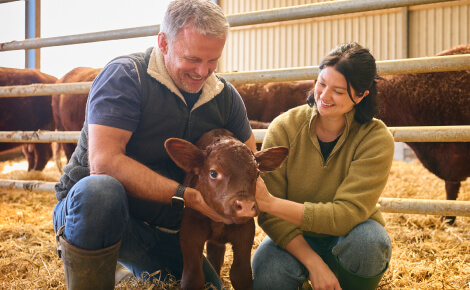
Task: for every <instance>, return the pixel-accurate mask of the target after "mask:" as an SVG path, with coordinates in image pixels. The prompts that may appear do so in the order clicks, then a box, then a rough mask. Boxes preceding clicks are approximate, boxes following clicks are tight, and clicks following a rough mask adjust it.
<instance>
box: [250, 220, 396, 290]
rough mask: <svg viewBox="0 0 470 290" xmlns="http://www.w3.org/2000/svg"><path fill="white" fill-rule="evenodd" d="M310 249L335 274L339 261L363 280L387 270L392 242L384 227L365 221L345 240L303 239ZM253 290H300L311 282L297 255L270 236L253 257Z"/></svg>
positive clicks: (338, 238)
mask: <svg viewBox="0 0 470 290" xmlns="http://www.w3.org/2000/svg"><path fill="white" fill-rule="evenodd" d="M304 238H305V240H306V241H307V243H308V244H309V245H310V247H311V248H312V249H313V250H314V251H315V252H316V253H317V254H318V255H320V256H321V257H322V259H323V261H324V262H325V263H326V264H327V265H328V266H329V267H330V269H331V270H332V271H333V272H334V273H336V262H335V259H336V258H338V260H339V262H340V263H341V264H342V265H343V266H344V267H345V268H346V269H348V270H349V271H351V272H353V273H356V274H358V275H360V276H363V277H373V276H376V275H378V274H379V273H381V272H382V271H384V269H385V268H386V267H387V265H388V263H389V262H390V258H391V255H392V243H391V241H390V236H389V235H388V233H387V231H386V230H385V228H384V227H383V226H382V225H381V224H379V223H378V222H376V221H374V220H371V219H369V220H366V221H365V222H363V223H362V224H359V225H357V226H356V227H354V228H353V229H352V230H351V231H350V232H349V234H347V235H346V236H344V237H326V238H313V237H308V236H304ZM252 263H253V280H254V281H253V289H280V290H281V289H282V290H288V289H298V288H299V287H301V286H302V284H303V283H304V282H306V281H307V280H308V275H309V273H308V270H307V268H305V266H304V265H303V264H302V263H300V262H299V260H297V259H296V258H295V257H294V256H292V255H291V254H290V253H289V252H287V251H286V250H284V249H281V248H280V247H278V246H277V245H276V244H275V243H274V242H273V241H272V240H271V239H270V238H269V237H268V236H266V238H265V239H264V240H263V241H262V242H261V244H260V246H259V247H258V249H257V250H256V252H255V254H254V256H253V262H252Z"/></svg>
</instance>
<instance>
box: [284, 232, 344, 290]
mask: <svg viewBox="0 0 470 290" xmlns="http://www.w3.org/2000/svg"><path fill="white" fill-rule="evenodd" d="M286 251H288V252H289V253H291V254H292V256H294V257H296V258H297V260H299V261H300V262H301V263H302V264H303V265H304V266H305V268H307V270H308V273H309V279H310V282H311V283H312V287H313V289H315V290H326V289H328V290H341V286H340V285H339V282H338V279H336V276H335V274H333V272H332V271H331V270H330V267H328V265H327V264H326V263H325V262H324V261H323V259H322V258H321V257H320V256H319V255H318V254H317V253H316V252H315V251H314V250H313V249H312V248H310V246H309V244H308V243H307V241H306V240H305V239H304V237H303V236H302V235H298V236H296V237H295V238H293V239H292V240H291V241H290V242H289V243H288V244H287V246H286Z"/></svg>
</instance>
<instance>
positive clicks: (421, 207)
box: [0, 0, 470, 289]
mask: <svg viewBox="0 0 470 290" xmlns="http://www.w3.org/2000/svg"><path fill="white" fill-rule="evenodd" d="M443 2H452V1H435V0H434V1H433V0H427V1H424V0H406V1H405V0H389V1H378V0H364V1H332V2H326V3H318V4H305V5H299V6H292V7H286V8H277V9H271V10H266V11H257V12H249V13H241V14H234V15H228V16H227V19H228V21H229V23H230V26H231V27H232V28H233V27H239V26H248V25H257V24H262V23H270V22H281V21H291V20H299V19H307V18H314V17H327V16H331V15H341V14H347V13H359V12H366V11H375V10H381V9H392V8H401V7H408V6H412V5H425V4H432V3H443ZM158 32H159V25H155V26H148V27H138V28H129V29H121V30H112V31H103V32H98V33H88V34H80V35H69V36H63V37H52V38H42V39H41V38H36V39H28V40H24V41H14V42H8V43H0V53H1V52H2V51H11V50H28V49H34V48H41V47H51V46H61V45H71V44H79V43H87V42H98V41H108V40H115V39H125V38H134V37H142V36H155V35H156V34H158ZM377 67H378V70H379V74H380V75H394V74H412V73H429V72H446V71H459V70H470V55H468V54H466V55H452V56H439V57H419V58H406V59H395V60H383V61H377ZM219 75H221V76H223V77H224V78H225V79H226V80H227V81H229V82H231V83H233V84H240V83H256V82H258V83H267V82H281V81H298V80H312V79H316V77H317V75H318V66H304V67H294V68H287V69H286V68H282V69H267V70H253V71H242V72H223V73H219ZM91 84H92V83H91V82H83V83H68V84H32V85H28V86H5V87H0V97H3V98H20V97H25V96H41V95H45V94H61V93H70V94H81V93H88V92H89V90H90V87H91ZM389 129H390V131H391V133H392V135H393V136H394V139H395V141H396V142H470V124H469V125H463V126H437V127H428V126H426V127H424V126H423V127H390V128H389ZM265 132H266V130H264V129H263V130H261V129H258V130H256V129H255V130H254V133H255V138H256V141H257V142H258V143H261V142H262V141H263V138H264V135H265ZM79 134H80V132H57V131H42V130H39V131H3V132H0V142H8V143H50V142H58V143H76V142H77V141H78V137H79ZM54 184H55V182H47V181H40V180H11V179H0V188H1V187H3V188H9V189H16V190H25V191H45V192H53V191H54ZM379 204H380V208H381V211H382V212H384V213H399V214H423V215H438V216H441V215H444V216H449V215H454V216H463V217H470V201H462V200H459V201H448V200H433V199H422V198H420V199H415V198H398V197H382V198H380V200H379ZM433 226H436V225H433ZM436 227H438V226H436ZM467 260H468V258H467ZM466 283H467V284H466V286H467V287H470V280H468V281H466ZM442 289H444V287H443V288H442ZM445 289H447V288H445ZM449 289H451V288H449Z"/></svg>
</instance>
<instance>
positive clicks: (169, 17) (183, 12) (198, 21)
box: [160, 0, 230, 43]
mask: <svg viewBox="0 0 470 290" xmlns="http://www.w3.org/2000/svg"><path fill="white" fill-rule="evenodd" d="M187 24H191V25H192V26H193V28H194V29H196V31H198V32H199V33H201V34H204V35H207V36H210V37H216V38H225V37H227V35H228V31H229V27H230V26H229V24H228V21H227V19H226V18H225V15H224V13H223V12H222V9H221V8H220V7H219V5H217V4H215V3H214V2H213V1H211V0H174V1H172V2H171V3H170V4H169V5H168V9H167V10H166V13H165V16H164V18H163V22H162V24H161V25H160V31H161V32H163V33H165V36H166V38H167V41H168V42H169V43H172V42H173V40H174V39H175V38H176V35H177V34H178V32H179V31H180V30H181V28H183V27H184V26H185V25H187Z"/></svg>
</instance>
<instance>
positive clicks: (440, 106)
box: [378, 45, 470, 223]
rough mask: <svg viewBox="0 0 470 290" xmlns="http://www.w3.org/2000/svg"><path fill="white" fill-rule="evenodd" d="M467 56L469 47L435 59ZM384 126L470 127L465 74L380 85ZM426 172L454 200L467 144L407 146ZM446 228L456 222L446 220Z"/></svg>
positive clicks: (401, 78) (468, 156)
mask: <svg viewBox="0 0 470 290" xmlns="http://www.w3.org/2000/svg"><path fill="white" fill-rule="evenodd" d="M453 54H470V45H461V46H457V47H454V48H452V49H449V50H446V51H443V52H441V53H439V54H437V55H438V56H442V55H453ZM379 92H380V94H381V97H380V99H381V101H382V103H383V111H382V112H381V113H380V115H379V116H378V117H379V118H380V119H382V120H383V121H384V122H385V124H387V125H388V126H451V125H469V124H470V71H469V70H464V71H451V72H435V73H422V74H404V75H394V76H386V77H384V81H383V82H380V83H379ZM407 144H408V145H409V146H410V147H411V149H413V151H414V153H415V154H416V157H417V158H418V159H419V160H420V161H421V163H422V164H423V165H424V167H426V168H427V169H428V170H429V171H431V172H432V173H433V174H435V175H436V176H437V177H439V178H441V179H443V180H444V181H445V189H446V195H447V199H448V200H455V199H457V196H458V193H459V188H460V183H461V182H462V181H464V180H465V179H467V177H469V176H470V143H469V142H407ZM447 218H448V219H449V222H450V223H453V222H454V221H455V217H447Z"/></svg>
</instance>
